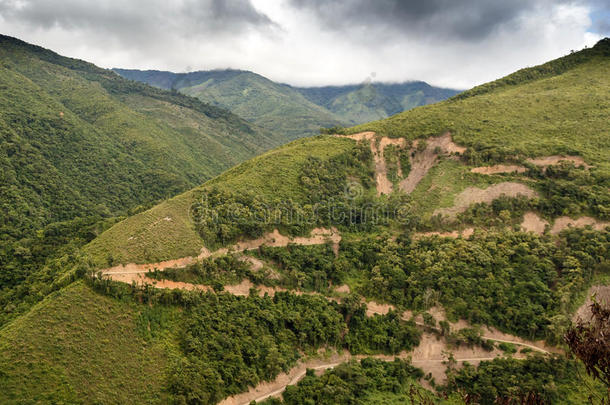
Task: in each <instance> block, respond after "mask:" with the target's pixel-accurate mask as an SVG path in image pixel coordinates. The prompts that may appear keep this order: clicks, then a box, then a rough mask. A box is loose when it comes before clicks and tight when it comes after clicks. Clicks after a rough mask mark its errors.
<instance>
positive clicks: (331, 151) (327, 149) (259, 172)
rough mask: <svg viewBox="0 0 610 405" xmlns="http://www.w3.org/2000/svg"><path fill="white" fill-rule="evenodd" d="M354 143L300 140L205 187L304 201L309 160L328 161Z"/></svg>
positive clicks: (324, 138)
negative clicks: (302, 178)
mask: <svg viewBox="0 0 610 405" xmlns="http://www.w3.org/2000/svg"><path fill="white" fill-rule="evenodd" d="M355 144H356V143H355V142H354V141H352V140H350V139H345V138H337V137H332V136H322V135H321V136H316V137H313V138H308V139H302V140H297V141H294V142H291V143H290V144H288V145H285V146H282V147H280V148H277V149H274V150H272V151H270V152H267V153H265V154H263V155H261V156H258V157H256V158H254V159H251V160H249V161H247V162H245V163H242V164H240V165H239V166H237V167H235V168H233V169H231V170H229V171H227V172H225V173H223V174H222V175H220V176H218V177H216V178H215V179H213V180H211V181H209V182H208V183H206V184H205V187H210V186H218V187H223V188H227V189H229V190H231V191H234V192H238V193H239V192H246V191H247V192H250V193H252V194H255V195H261V196H265V197H269V198H272V199H289V198H292V199H294V200H296V201H300V200H302V199H303V198H304V197H305V196H304V195H303V194H302V193H303V191H302V190H301V185H300V183H299V175H300V174H301V171H300V169H301V167H302V165H303V164H304V163H305V162H306V161H307V158H309V157H317V158H320V159H322V160H327V159H329V158H331V157H333V156H337V155H339V154H341V153H343V152H345V151H347V150H349V149H351V148H353V147H354V146H355Z"/></svg>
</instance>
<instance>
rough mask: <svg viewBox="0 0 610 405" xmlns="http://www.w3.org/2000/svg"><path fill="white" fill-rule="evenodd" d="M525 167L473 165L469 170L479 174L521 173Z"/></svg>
mask: <svg viewBox="0 0 610 405" xmlns="http://www.w3.org/2000/svg"><path fill="white" fill-rule="evenodd" d="M526 170H527V169H526V168H525V167H523V166H519V165H494V166H483V167H475V168H474V169H472V170H470V171H471V172H472V173H479V174H500V173H523V172H525V171H526Z"/></svg>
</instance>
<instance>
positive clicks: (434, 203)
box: [411, 159, 505, 216]
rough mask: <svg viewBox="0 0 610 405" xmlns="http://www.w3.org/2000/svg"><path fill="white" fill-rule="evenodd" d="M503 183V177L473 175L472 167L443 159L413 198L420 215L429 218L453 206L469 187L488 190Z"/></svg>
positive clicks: (421, 184)
mask: <svg viewBox="0 0 610 405" xmlns="http://www.w3.org/2000/svg"><path fill="white" fill-rule="evenodd" d="M502 181H505V180H504V179H502V178H501V177H498V176H486V175H480V174H475V173H471V172H470V167H468V166H465V165H464V164H462V163H460V162H458V161H455V160H450V159H443V160H440V161H439V162H438V163H437V164H436V165H435V166H433V167H432V169H430V171H429V172H428V174H426V176H425V177H424V178H423V179H422V181H421V182H420V183H419V184H418V185H417V187H416V188H415V190H413V192H412V193H411V196H412V197H413V201H414V203H415V209H416V210H417V212H418V214H419V215H421V216H429V215H431V214H432V213H433V212H434V210H436V209H437V208H446V207H451V206H453V204H454V197H455V196H456V195H458V194H459V193H460V192H462V191H464V189H466V188H467V187H472V186H474V187H479V188H486V187H487V186H489V185H492V184H494V183H499V182H502Z"/></svg>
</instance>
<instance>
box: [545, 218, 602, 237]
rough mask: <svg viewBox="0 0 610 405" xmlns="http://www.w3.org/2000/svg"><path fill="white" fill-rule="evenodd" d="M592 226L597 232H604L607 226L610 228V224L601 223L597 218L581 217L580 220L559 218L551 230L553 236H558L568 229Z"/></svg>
mask: <svg viewBox="0 0 610 405" xmlns="http://www.w3.org/2000/svg"><path fill="white" fill-rule="evenodd" d="M588 225H590V226H591V227H592V228H593V229H595V230H596V231H602V230H604V229H605V228H606V227H607V226H610V222H600V221H597V220H596V219H595V218H591V217H580V218H578V219H572V218H570V217H559V218H556V219H555V222H554V223H553V227H552V228H551V234H553V235H556V234H558V233H559V232H561V231H563V230H564V229H566V228H568V227H574V228H584V227H586V226H588Z"/></svg>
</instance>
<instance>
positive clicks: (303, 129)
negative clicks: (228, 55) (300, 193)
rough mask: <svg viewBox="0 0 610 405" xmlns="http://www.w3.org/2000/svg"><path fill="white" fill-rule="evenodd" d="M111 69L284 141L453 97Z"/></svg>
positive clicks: (420, 88)
mask: <svg viewBox="0 0 610 405" xmlns="http://www.w3.org/2000/svg"><path fill="white" fill-rule="evenodd" d="M113 70H114V71H115V72H116V73H118V74H120V75H121V76H123V77H125V78H127V79H131V80H136V81H139V82H143V83H147V84H149V85H151V86H155V87H159V88H162V89H167V90H177V91H179V92H180V93H183V94H186V95H189V96H193V97H197V98H198V99H200V100H201V101H203V102H206V103H209V104H212V105H216V106H218V107H221V108H226V109H228V110H230V111H231V112H233V113H235V114H237V115H239V116H240V117H243V118H245V119H246V120H248V121H250V122H253V123H255V124H257V125H259V126H260V127H262V128H265V129H267V130H269V131H271V132H273V133H276V134H280V135H282V136H285V137H287V138H288V139H296V138H300V137H303V136H310V135H314V134H316V133H317V132H318V130H319V129H320V128H321V127H324V128H325V127H332V126H336V125H355V124H362V123H364V122H368V121H371V120H376V119H380V118H386V117H389V116H391V115H393V114H396V113H399V112H402V111H405V110H408V109H411V108H414V107H417V106H420V105H425V104H431V103H435V102H437V101H440V100H444V99H446V98H448V97H451V96H453V95H455V94H456V93H457V91H455V90H449V89H441V88H436V87H432V86H430V85H428V84H426V83H424V82H409V83H401V84H381V83H373V84H371V83H365V84H362V85H351V86H328V87H301V88H300V87H291V86H288V85H286V84H279V83H275V82H273V81H271V80H269V79H267V78H265V77H263V76H260V75H258V74H256V73H252V72H248V71H240V70H212V71H202V72H192V73H172V72H160V71H154V70H149V71H140V70H128V69H113Z"/></svg>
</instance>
